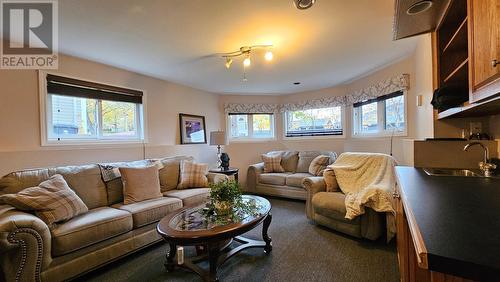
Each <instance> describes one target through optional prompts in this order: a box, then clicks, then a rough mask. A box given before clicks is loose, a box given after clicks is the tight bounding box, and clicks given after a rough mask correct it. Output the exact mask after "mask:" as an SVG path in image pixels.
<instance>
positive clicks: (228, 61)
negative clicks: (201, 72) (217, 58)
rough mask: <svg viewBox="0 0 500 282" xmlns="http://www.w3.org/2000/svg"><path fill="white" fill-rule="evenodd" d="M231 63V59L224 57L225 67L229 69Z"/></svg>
mask: <svg viewBox="0 0 500 282" xmlns="http://www.w3.org/2000/svg"><path fill="white" fill-rule="evenodd" d="M232 63H233V59H231V58H226V69H229V68H230V67H231V64H232Z"/></svg>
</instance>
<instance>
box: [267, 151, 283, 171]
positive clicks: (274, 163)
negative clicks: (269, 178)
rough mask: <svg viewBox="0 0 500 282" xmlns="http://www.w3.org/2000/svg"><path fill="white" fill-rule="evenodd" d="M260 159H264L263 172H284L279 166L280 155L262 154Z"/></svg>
mask: <svg viewBox="0 0 500 282" xmlns="http://www.w3.org/2000/svg"><path fill="white" fill-rule="evenodd" d="M262 161H264V172H265V173H269V172H285V169H284V168H283V167H282V166H281V155H280V154H272V155H266V154H264V155H262Z"/></svg>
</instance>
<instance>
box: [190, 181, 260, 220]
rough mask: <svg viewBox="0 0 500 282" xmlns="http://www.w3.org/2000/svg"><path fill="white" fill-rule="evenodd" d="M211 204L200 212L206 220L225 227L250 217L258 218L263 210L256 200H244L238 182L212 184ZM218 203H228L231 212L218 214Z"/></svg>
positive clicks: (210, 185)
mask: <svg viewBox="0 0 500 282" xmlns="http://www.w3.org/2000/svg"><path fill="white" fill-rule="evenodd" d="M209 187H210V188H211V191H210V202H209V203H207V204H206V206H205V207H204V208H203V209H201V210H200V211H199V212H200V213H201V214H202V215H203V216H204V217H205V218H206V220H208V221H210V222H212V223H215V224H216V225H225V224H229V223H232V222H239V221H241V220H243V219H244V218H246V217H248V216H257V215H258V212H259V209H260V208H261V207H260V205H258V204H257V203H256V202H255V200H253V199H252V200H250V201H248V200H244V199H243V198H242V195H241V190H240V185H239V184H238V182H236V181H228V180H226V181H221V182H218V183H210V184H209ZM217 202H228V203H230V205H231V210H230V211H229V213H227V214H218V210H217V208H216V203H217Z"/></svg>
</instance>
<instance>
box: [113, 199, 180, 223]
mask: <svg viewBox="0 0 500 282" xmlns="http://www.w3.org/2000/svg"><path fill="white" fill-rule="evenodd" d="M112 207H113V208H117V209H120V210H124V211H128V212H129V213H131V214H132V219H133V223H134V228H138V227H141V226H144V225H147V224H150V223H153V222H156V221H159V220H160V219H162V218H163V217H164V216H166V215H167V214H168V213H170V212H172V211H174V210H177V209H180V208H182V201H181V200H180V199H176V198H166V197H162V198H158V199H151V200H146V201H142V202H138V203H133V204H128V205H125V204H123V203H121V204H116V205H113V206H112Z"/></svg>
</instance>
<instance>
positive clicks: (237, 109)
mask: <svg viewBox="0 0 500 282" xmlns="http://www.w3.org/2000/svg"><path fill="white" fill-rule="evenodd" d="M278 108H279V105H278V104H238V103H226V104H224V112H225V113H226V114H273V113H277V112H278Z"/></svg>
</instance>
